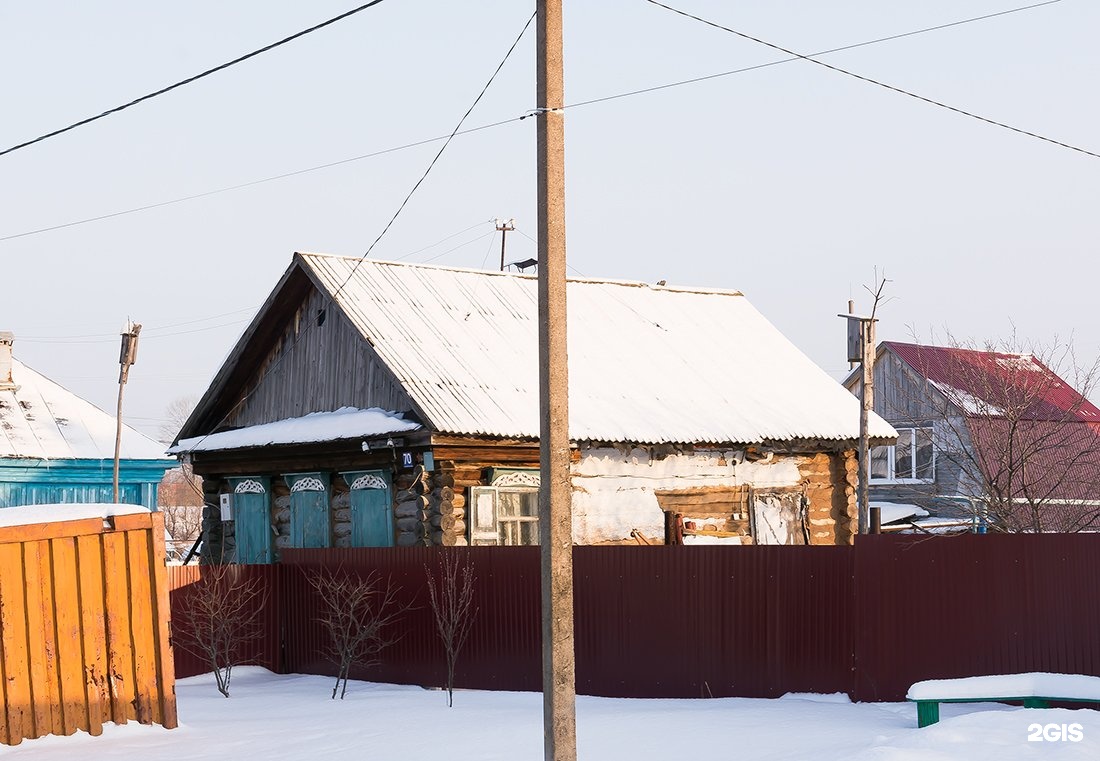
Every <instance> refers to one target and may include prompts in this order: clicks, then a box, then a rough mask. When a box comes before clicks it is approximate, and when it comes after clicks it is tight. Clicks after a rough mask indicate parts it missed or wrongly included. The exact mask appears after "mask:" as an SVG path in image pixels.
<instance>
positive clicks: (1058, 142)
mask: <svg viewBox="0 0 1100 761" xmlns="http://www.w3.org/2000/svg"><path fill="white" fill-rule="evenodd" d="M645 2H647V3H649V4H651V5H656V6H657V7H658V8H664V9H665V10H667V11H671V12H672V13H675V14H677V15H680V16H683V17H684V18H689V19H693V20H695V21H698V22H700V23H702V24H706V25H707V26H709V27H713V28H715V29H720V30H722V31H724V32H729V33H730V34H733V35H736V36H737V37H740V38H742V39H745V40H749V41H751V42H755V43H757V44H759V45H764V46H765V47H769V48H771V49H772V50H778V51H780V52H782V53H786V54H787V55H789V56H794V57H795V58H797V59H799V60H802V61H807V62H809V63H813V64H817V65H818V66H821V67H823V68H826V69H829V70H830V71H835V72H836V73H838V74H843V75H845V76H848V77H852V78H853V79H858V80H860V81H861V82H866V83H868V84H872V85H876V86H878V87H882V88H884V89H886V90H890V91H892V92H896V93H898V94H900V95H905V96H908V97H910V98H914V99H916V100H919V101H922V102H924V103H928V104H930V105H933V106H937V107H939V108H943V109H947V110H948V111H953V112H955V113H957V114H961V115H962V116H968V117H970V118H971V119H976V120H978V121H980V122H985V123H986V124H990V125H993V126H994V127H1001V128H1002V129H1006V130H1009V131H1010V132H1015V133H1017V134H1020V135H1025V136H1027V137H1033V138H1035V139H1036V140H1042V141H1043V142H1045V143H1050V144H1051V145H1057V146H1059V147H1061V148H1067V149H1069V150H1071V151H1076V152H1077V153H1083V154H1085V155H1086V156H1092V157H1093V158H1098V159H1100V153H1095V152H1093V151H1090V150H1088V149H1086V148H1081V147H1079V146H1076V145H1071V144H1070V143H1065V142H1062V141H1061V140H1055V139H1054V138H1051V137H1046V136H1045V135H1040V134H1039V133H1038V132H1032V131H1030V130H1026V129H1022V128H1020V127H1014V126H1012V125H1011V124H1007V123H1005V122H1000V121H997V120H996V119H991V118H989V117H988V116H982V115H981V114H976V113H974V112H973V111H967V110H965V109H962V108H959V107H957V106H952V105H949V104H947V103H944V102H942V101H939V100H935V99H933V98H929V97H926V96H924V95H918V94H917V93H915V92H912V91H910V90H906V89H903V88H901V87H897V86H896V85H891V84H888V83H886V82H883V81H881V80H878V79H872V78H871V77H866V76H864V75H862V74H856V73H855V72H853V71H849V70H848V69H842V68H841V67H839V66H834V65H832V64H831V63H825V62H824V61H819V60H818V59H816V58H812V57H811V56H808V55H803V54H801V53H797V52H795V51H793V50H791V49H789V48H785V47H783V46H782V45H776V44H775V43H773V42H768V41H766V40H762V39H760V38H759V37H753V36H752V35H751V34H746V33H745V32H739V31H737V30H736V29H732V28H730V27H728V26H723V25H722V24H719V23H717V22H715V21H710V20H708V19H705V18H703V17H701V16H696V15H694V14H692V13H688V12H687V11H682V10H680V9H679V8H673V7H672V6H671V5H666V4H665V3H662V2H660V0H645Z"/></svg>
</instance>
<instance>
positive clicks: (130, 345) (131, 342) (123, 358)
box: [113, 323, 141, 504]
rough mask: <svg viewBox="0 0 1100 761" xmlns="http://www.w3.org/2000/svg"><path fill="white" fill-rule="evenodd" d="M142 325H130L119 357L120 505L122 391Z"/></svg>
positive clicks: (117, 442) (117, 449) (117, 445)
mask: <svg viewBox="0 0 1100 761" xmlns="http://www.w3.org/2000/svg"><path fill="white" fill-rule="evenodd" d="M140 332H141V325H139V324H137V323H129V325H128V329H127V330H126V332H125V333H123V334H122V349H121V351H120V352H119V355H118V363H119V364H120V365H122V368H121V369H120V370H119V371H118V412H117V414H116V415H115V471H114V479H113V484H114V501H115V504H118V458H119V452H120V451H121V449H122V390H123V389H124V388H126V381H127V379H129V377H130V365H132V364H134V362H136V361H137V347H138V333H140Z"/></svg>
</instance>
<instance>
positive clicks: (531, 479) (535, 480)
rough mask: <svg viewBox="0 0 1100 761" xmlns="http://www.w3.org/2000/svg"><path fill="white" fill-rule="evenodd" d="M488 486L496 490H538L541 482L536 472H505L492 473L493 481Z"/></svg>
mask: <svg viewBox="0 0 1100 761" xmlns="http://www.w3.org/2000/svg"><path fill="white" fill-rule="evenodd" d="M489 485H490V486H495V487H497V488H498V489H500V488H508V487H517V486H519V487H524V486H526V487H530V488H532V489H538V488H540V487H541V486H542V480H541V478H540V477H539V473H538V471H531V470H505V471H503V472H499V473H494V474H493V481H492V483H490V484H489Z"/></svg>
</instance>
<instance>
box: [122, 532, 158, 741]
mask: <svg viewBox="0 0 1100 761" xmlns="http://www.w3.org/2000/svg"><path fill="white" fill-rule="evenodd" d="M150 533H151V531H150V530H149V529H146V530H144V531H137V530H131V531H127V532H126V551H127V554H128V556H129V568H128V572H129V576H130V633H131V634H132V636H133V642H134V681H133V684H134V695H135V698H136V702H135V704H134V708H135V712H136V715H137V720H138V721H139V722H141V723H142V724H152V723H153V722H154V721H157V720H158V719H159V718H160V717H159V715H158V714H159V713H160V702H159V701H158V700H157V699H156V690H157V668H156V641H155V640H154V638H153V631H154V621H153V616H154V615H155V609H156V602H155V600H154V599H153V589H152V583H151V579H152V574H153V568H152V563H151V562H150V554H151V547H150V544H151V537H150Z"/></svg>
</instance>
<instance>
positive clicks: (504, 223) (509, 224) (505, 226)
mask: <svg viewBox="0 0 1100 761" xmlns="http://www.w3.org/2000/svg"><path fill="white" fill-rule="evenodd" d="M496 225H497V232H499V233H500V271H501V272H504V243H505V241H506V240H507V239H508V233H510V232H512V231H513V230H515V229H516V220H514V219H498V220H497V221H496Z"/></svg>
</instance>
